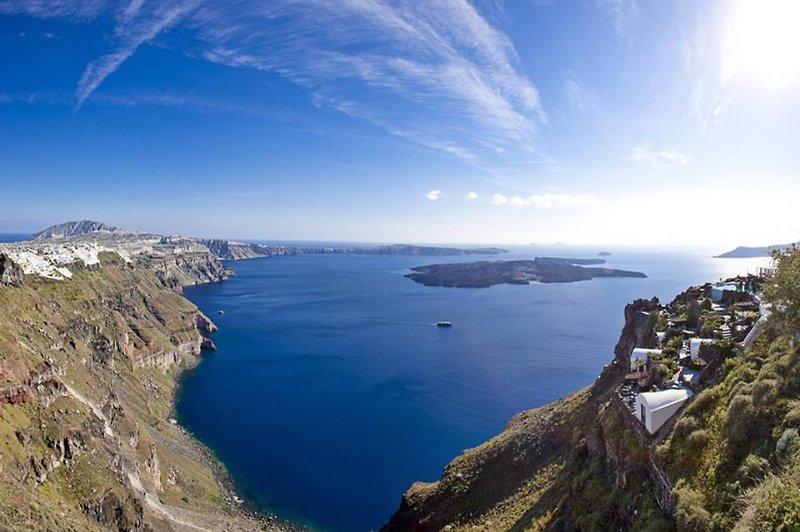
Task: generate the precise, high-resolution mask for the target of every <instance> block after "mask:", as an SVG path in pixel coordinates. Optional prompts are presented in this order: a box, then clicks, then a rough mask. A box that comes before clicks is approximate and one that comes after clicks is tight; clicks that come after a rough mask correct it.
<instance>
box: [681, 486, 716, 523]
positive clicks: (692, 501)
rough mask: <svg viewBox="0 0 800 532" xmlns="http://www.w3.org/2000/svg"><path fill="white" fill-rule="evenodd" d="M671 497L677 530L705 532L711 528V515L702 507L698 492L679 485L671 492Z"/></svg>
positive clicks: (701, 499)
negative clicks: (673, 503) (673, 502)
mask: <svg viewBox="0 0 800 532" xmlns="http://www.w3.org/2000/svg"><path fill="white" fill-rule="evenodd" d="M672 496H673V498H674V499H675V520H676V521H677V525H678V529H679V530H686V531H698V532H700V531H703V532H705V531H706V530H709V529H710V528H711V514H710V513H709V512H708V510H706V509H705V508H704V507H703V498H702V496H701V495H700V494H699V493H698V492H696V491H695V490H693V489H692V488H690V487H689V486H687V485H686V484H685V483H679V484H678V486H677V487H676V488H675V489H673V490H672Z"/></svg>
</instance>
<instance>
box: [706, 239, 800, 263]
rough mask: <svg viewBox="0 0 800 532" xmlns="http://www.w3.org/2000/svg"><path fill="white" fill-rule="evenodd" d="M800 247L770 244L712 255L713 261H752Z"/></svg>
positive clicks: (796, 243)
mask: <svg viewBox="0 0 800 532" xmlns="http://www.w3.org/2000/svg"><path fill="white" fill-rule="evenodd" d="M798 245H800V242H794V243H792V244H772V245H771V246H755V247H747V246H739V247H737V248H735V249H732V250H730V251H726V252H725V253H720V254H719V255H714V258H715V259H752V258H756V257H769V256H770V255H771V254H772V253H774V252H781V251H786V250H788V249H791V248H792V247H794V246H798Z"/></svg>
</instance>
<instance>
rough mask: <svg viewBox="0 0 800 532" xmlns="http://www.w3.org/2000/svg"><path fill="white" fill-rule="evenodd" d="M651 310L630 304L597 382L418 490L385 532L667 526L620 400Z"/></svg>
mask: <svg viewBox="0 0 800 532" xmlns="http://www.w3.org/2000/svg"><path fill="white" fill-rule="evenodd" d="M657 309H658V301H657V300H655V299H654V300H638V301H635V302H634V303H631V304H630V305H628V306H627V307H626V308H625V326H624V328H623V331H622V334H621V335H620V340H619V342H618V344H617V347H616V350H615V359H614V361H613V362H612V363H610V364H609V365H608V366H607V367H606V368H605V369H604V370H603V373H602V374H601V375H600V377H598V379H597V381H596V382H595V384H593V385H592V386H589V387H587V388H585V389H583V390H581V391H579V392H576V393H574V394H572V395H570V396H568V397H566V398H564V399H561V400H559V401H556V402H555V403H552V404H549V405H547V406H544V407H542V408H538V409H535V410H531V411H528V412H524V413H522V414H520V415H518V416H516V417H515V418H514V419H513V420H512V421H511V422H510V423H509V424H508V426H507V427H506V428H505V429H504V431H503V432H502V433H501V434H499V435H498V436H496V437H495V438H493V439H491V440H489V441H488V442H486V443H484V444H483V445H481V446H479V447H476V448H474V449H470V450H468V451H465V452H464V454H463V455H461V456H459V457H458V458H456V459H455V460H454V461H453V462H452V463H451V464H450V465H448V466H447V467H446V468H445V470H444V473H443V475H442V478H441V479H440V480H439V481H437V482H434V483H429V484H425V483H416V484H414V485H413V486H412V487H411V488H410V489H409V490H408V491H407V492H406V494H405V495H404V496H403V498H402V501H401V504H400V508H399V509H398V511H397V512H396V513H395V514H394V516H392V518H391V520H390V522H389V523H388V524H387V525H386V526H385V527H384V529H383V530H384V531H401V530H402V531H405V530H416V531H433V530H451V531H455V530H487V531H488V530H545V529H552V530H562V529H567V530H572V529H597V530H606V529H638V528H641V527H642V526H643V525H644V524H650V525H652V524H656V525H658V524H661V525H664V526H665V527H667V529H669V527H670V526H671V525H670V522H669V521H668V520H667V519H666V518H665V515H664V512H663V510H662V509H661V508H660V507H659V501H658V499H657V493H658V492H659V489H658V486H656V484H655V483H654V482H653V481H652V480H651V477H652V476H653V471H652V470H651V469H652V460H651V457H650V454H651V453H650V451H648V450H645V449H646V448H645V446H644V445H643V443H644V440H645V439H646V436H645V434H644V433H643V432H642V431H641V429H640V428H638V427H637V426H635V424H634V423H631V419H630V416H628V415H627V412H625V409H624V406H623V405H622V404H621V402H620V401H619V400H618V398H617V395H616V388H617V386H618V385H619V384H620V383H621V381H622V379H623V377H624V374H625V371H626V368H627V364H628V363H629V360H628V357H629V355H630V352H631V351H632V350H633V348H634V347H640V346H643V345H644V346H647V345H655V341H656V338H655V331H654V324H655V318H656V316H655V312H654V311H655V310H657ZM669 489H671V487H667V491H668V492H669Z"/></svg>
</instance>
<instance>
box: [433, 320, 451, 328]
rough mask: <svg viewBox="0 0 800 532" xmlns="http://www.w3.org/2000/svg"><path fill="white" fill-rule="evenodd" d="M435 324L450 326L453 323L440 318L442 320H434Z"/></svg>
mask: <svg viewBox="0 0 800 532" xmlns="http://www.w3.org/2000/svg"><path fill="white" fill-rule="evenodd" d="M436 326H437V327H452V326H453V323H452V322H450V321H447V320H442V321H437V322H436Z"/></svg>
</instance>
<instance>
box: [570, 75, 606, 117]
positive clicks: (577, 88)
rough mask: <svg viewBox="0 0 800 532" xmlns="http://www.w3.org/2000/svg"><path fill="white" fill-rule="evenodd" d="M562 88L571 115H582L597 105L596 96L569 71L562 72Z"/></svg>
mask: <svg viewBox="0 0 800 532" xmlns="http://www.w3.org/2000/svg"><path fill="white" fill-rule="evenodd" d="M562 86H563V89H564V96H565V98H566V100H567V104H568V106H569V109H570V111H572V112H573V113H577V112H581V113H582V112H585V111H588V110H590V109H592V108H594V107H595V106H596V105H597V96H596V95H595V94H594V92H592V90H591V89H589V88H588V87H587V86H586V85H585V84H584V83H583V81H581V79H580V78H579V77H578V75H577V74H576V73H575V72H573V71H571V70H566V71H565V72H564V75H563V80H562Z"/></svg>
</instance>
